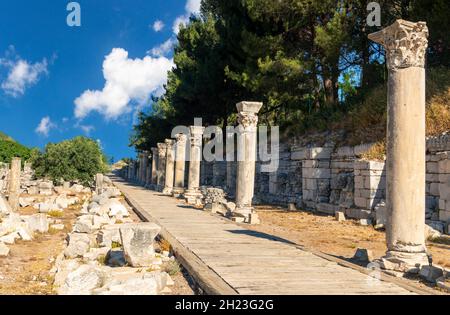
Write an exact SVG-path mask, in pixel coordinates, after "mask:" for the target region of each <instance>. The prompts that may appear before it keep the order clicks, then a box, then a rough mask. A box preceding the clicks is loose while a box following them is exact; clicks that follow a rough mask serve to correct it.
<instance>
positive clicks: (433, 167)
mask: <svg viewBox="0 0 450 315" xmlns="http://www.w3.org/2000/svg"><path fill="white" fill-rule="evenodd" d="M370 147H371V145H370V144H365V145H359V146H355V147H339V148H333V147H331V146H330V145H329V146H325V147H299V146H289V145H287V144H282V145H280V147H279V152H280V153H279V160H278V165H279V167H278V169H277V170H276V171H275V172H272V173H264V172H262V165H263V164H262V163H261V162H257V163H256V176H255V196H254V204H274V205H282V206H287V205H288V204H295V205H296V206H297V208H298V209H304V210H310V211H314V212H319V213H325V214H330V215H334V214H335V213H336V212H337V211H339V212H343V213H345V215H346V217H349V218H353V219H364V220H368V221H369V222H370V221H371V222H372V223H374V224H375V225H378V226H382V225H384V224H385V223H386V208H385V198H386V167H385V163H384V162H379V161H367V160H363V159H361V157H362V155H363V154H364V153H365V152H367V150H368V149H369V148H370ZM449 152H450V138H449V137H448V136H447V135H442V136H440V137H435V138H429V139H427V152H426V154H427V165H426V169H427V176H426V193H427V198H426V200H427V202H426V205H424V211H426V219H427V223H429V224H432V225H433V227H435V228H436V227H438V229H439V230H441V231H442V232H444V231H445V232H447V233H448V224H449V223H450V154H449ZM186 169H188V167H187V168H186ZM136 170H137V166H135V167H133V168H132V169H131V172H132V173H133V174H134V176H137V175H136V174H137V172H136ZM236 170H237V163H236V162H229V161H226V162H223V161H219V162H205V161H203V162H202V163H201V185H202V186H204V187H217V188H225V190H226V192H227V194H228V198H229V199H232V198H233V196H234V195H235V189H236V172H237V171H236ZM187 175H188V172H186V176H187ZM413 175H414V174H411V176H413ZM0 176H1V174H0ZM186 178H187V177H186Z"/></svg>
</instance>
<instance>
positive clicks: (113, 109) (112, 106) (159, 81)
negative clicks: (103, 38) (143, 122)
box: [75, 48, 174, 119]
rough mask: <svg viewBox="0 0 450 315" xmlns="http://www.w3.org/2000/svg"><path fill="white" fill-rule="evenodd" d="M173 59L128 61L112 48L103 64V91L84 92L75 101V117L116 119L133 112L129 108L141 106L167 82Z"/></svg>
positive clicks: (145, 58)
mask: <svg viewBox="0 0 450 315" xmlns="http://www.w3.org/2000/svg"><path fill="white" fill-rule="evenodd" d="M173 66H174V64H173V60H171V59H168V58H165V57H158V58H153V57H151V56H146V57H144V58H143V59H139V58H136V59H130V58H128V52H127V51H126V50H124V49H122V48H114V49H113V50H112V51H111V53H110V54H109V55H108V56H106V57H105V60H104V62H103V76H104V77H105V80H106V82H105V86H104V88H103V90H101V91H99V90H94V91H92V90H86V91H85V92H84V93H83V94H82V95H81V96H79V97H78V98H77V99H76V100H75V117H76V118H78V119H83V118H85V117H86V116H87V115H88V114H89V113H91V112H98V113H100V114H102V115H103V116H104V117H105V118H106V119H117V118H119V116H121V115H123V114H125V113H129V112H131V111H132V110H133V108H134V106H133V105H138V106H139V105H140V106H142V104H145V103H146V102H148V101H149V99H150V96H151V95H152V94H153V93H156V92H158V91H160V90H161V89H162V88H163V85H164V84H165V83H166V82H167V73H168V71H169V70H170V69H172V67H173Z"/></svg>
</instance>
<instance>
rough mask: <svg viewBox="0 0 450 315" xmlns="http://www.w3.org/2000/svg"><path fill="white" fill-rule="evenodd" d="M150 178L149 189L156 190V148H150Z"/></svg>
mask: <svg viewBox="0 0 450 315" xmlns="http://www.w3.org/2000/svg"><path fill="white" fill-rule="evenodd" d="M151 176H152V178H151V188H152V189H156V187H157V186H158V148H152V175H151Z"/></svg>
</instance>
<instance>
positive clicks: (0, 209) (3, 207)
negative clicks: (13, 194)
mask: <svg viewBox="0 0 450 315" xmlns="http://www.w3.org/2000/svg"><path fill="white" fill-rule="evenodd" d="M11 212H12V210H11V206H10V205H9V203H8V202H7V201H6V199H5V197H3V196H2V195H0V214H9V213H11Z"/></svg>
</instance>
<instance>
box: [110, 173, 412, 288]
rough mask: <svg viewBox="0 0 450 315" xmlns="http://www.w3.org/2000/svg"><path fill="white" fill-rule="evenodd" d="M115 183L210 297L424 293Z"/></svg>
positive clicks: (121, 183) (168, 198)
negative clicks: (158, 230) (168, 244)
mask: <svg viewBox="0 0 450 315" xmlns="http://www.w3.org/2000/svg"><path fill="white" fill-rule="evenodd" d="M113 181H114V183H115V184H116V186H117V187H118V188H119V189H120V190H121V191H122V192H123V193H124V195H125V196H126V197H127V199H128V201H129V202H130V203H131V205H132V206H133V207H134V208H135V210H136V212H137V213H138V214H139V215H140V216H141V217H143V218H144V219H146V220H148V221H153V222H155V223H157V224H159V225H161V227H162V228H163V229H162V232H161V234H162V236H163V237H164V238H166V239H167V240H168V241H169V242H170V243H171V245H172V246H173V249H174V252H175V255H176V256H177V259H178V260H179V261H180V262H181V263H182V264H183V266H184V267H185V268H186V269H187V270H188V272H189V273H190V274H191V275H192V276H193V277H194V279H195V280H196V281H197V282H198V283H199V285H200V287H202V288H203V289H204V290H205V291H206V293H208V294H229V295H231V294H246V295H265V294H271V295H285V294H286V295H299V294H308V295H309V294H339V295H341V294H351V295H355V294H358V295H359V294H414V292H412V291H415V292H416V293H417V292H419V293H421V292H420V291H417V290H412V289H411V290H408V289H410V288H408V287H407V286H400V285H398V284H395V283H392V282H389V281H381V280H378V279H374V278H372V277H370V276H368V275H366V274H363V273H361V272H359V271H357V270H354V269H352V268H346V267H344V266H342V265H340V264H338V263H336V262H334V261H330V260H328V259H324V258H322V257H319V256H317V255H315V254H312V253H310V252H307V251H304V250H301V249H300V248H298V247H296V246H295V244H292V243H289V241H286V240H282V239H277V238H275V237H273V236H271V235H267V234H263V233H258V232H255V231H250V230H247V229H245V228H243V227H240V226H238V225H237V224H234V223H233V222H231V221H229V220H226V219H224V218H220V217H217V216H213V215H211V214H209V213H205V212H203V211H200V210H196V209H193V208H190V207H188V206H186V205H185V204H184V203H183V202H181V201H179V200H177V199H175V198H170V197H166V196H162V195H161V194H160V193H158V192H154V191H150V190H147V189H144V188H142V187H139V186H136V185H133V184H130V183H126V182H124V181H123V180H121V179H119V178H117V177H113Z"/></svg>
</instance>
